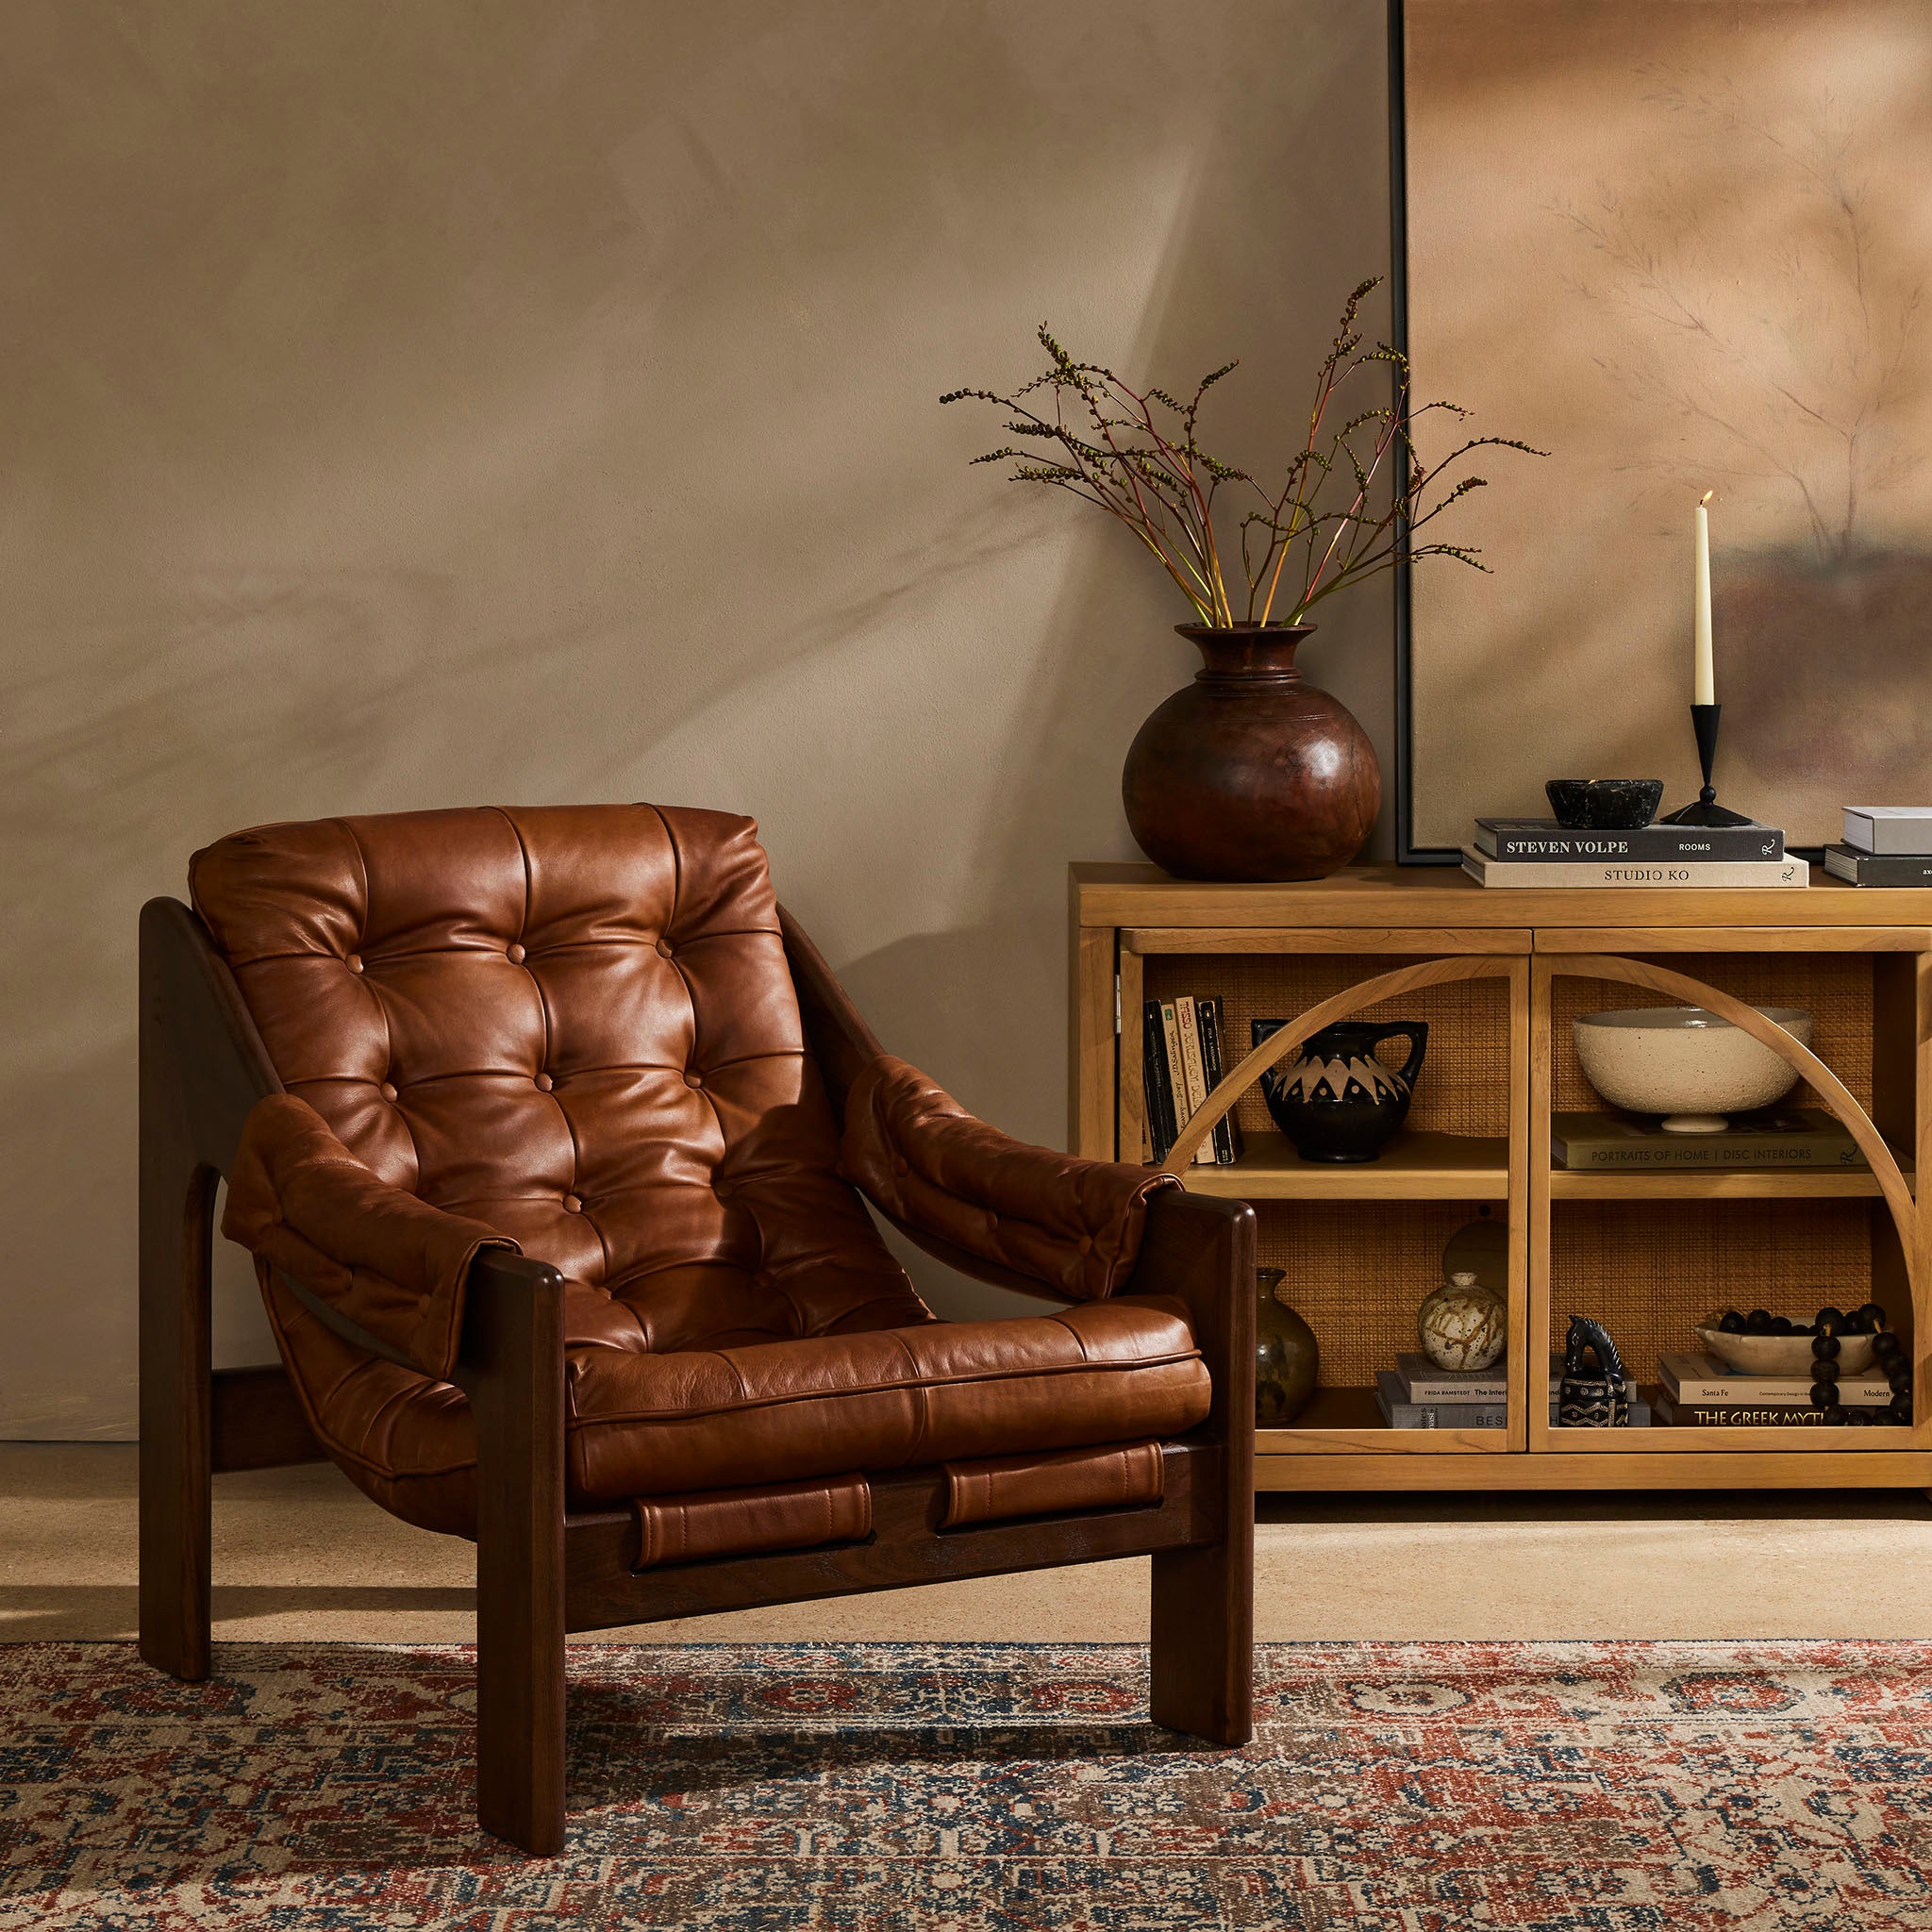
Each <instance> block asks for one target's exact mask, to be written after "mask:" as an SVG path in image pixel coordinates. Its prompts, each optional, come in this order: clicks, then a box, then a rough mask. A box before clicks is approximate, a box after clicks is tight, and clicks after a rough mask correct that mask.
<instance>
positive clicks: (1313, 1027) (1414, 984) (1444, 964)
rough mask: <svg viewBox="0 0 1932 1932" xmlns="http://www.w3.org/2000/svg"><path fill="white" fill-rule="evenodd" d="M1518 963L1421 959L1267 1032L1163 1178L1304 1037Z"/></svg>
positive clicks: (1482, 957) (1198, 1119) (1497, 957)
mask: <svg viewBox="0 0 1932 1932" xmlns="http://www.w3.org/2000/svg"><path fill="white" fill-rule="evenodd" d="M1517 963H1519V962H1518V960H1517V959H1515V958H1512V957H1511V956H1509V955H1507V954H1496V953H1476V954H1464V955H1462V956H1461V957H1459V958H1454V959H1423V960H1420V961H1418V962H1417V963H1416V964H1415V965H1413V966H1399V967H1397V968H1396V970H1395V971H1394V972H1393V973H1383V974H1378V975H1377V976H1376V977H1375V978H1374V979H1364V980H1360V981H1358V982H1357V984H1356V985H1354V986H1351V987H1346V988H1344V989H1343V990H1342V991H1341V992H1338V993H1336V994H1334V995H1333V996H1332V997H1330V998H1328V999H1325V1000H1324V1001H1323V1002H1322V1003H1321V1005H1320V1006H1315V1007H1310V1008H1308V1010H1307V1012H1306V1013H1304V1014H1303V1015H1302V1016H1301V1018H1300V1019H1299V1020H1294V1021H1291V1022H1290V1023H1289V1024H1287V1025H1286V1026H1284V1027H1282V1028H1281V1029H1280V1031H1279V1032H1277V1033H1271V1034H1270V1035H1269V1036H1268V1038H1267V1039H1266V1040H1264V1041H1262V1042H1261V1043H1260V1045H1259V1046H1257V1047H1256V1048H1255V1050H1254V1051H1253V1052H1252V1053H1251V1054H1249V1055H1248V1057H1247V1058H1246V1059H1244V1060H1242V1061H1241V1064H1240V1065H1239V1066H1237V1067H1236V1068H1235V1070H1234V1072H1233V1073H1231V1074H1228V1075H1227V1076H1226V1077H1225V1078H1224V1080H1223V1081H1222V1083H1221V1085H1220V1086H1218V1087H1217V1088H1215V1090H1214V1091H1213V1092H1211V1093H1210V1094H1209V1095H1208V1098H1207V1099H1206V1100H1205V1101H1203V1102H1202V1103H1201V1106H1200V1108H1199V1110H1198V1111H1197V1112H1196V1113H1195V1114H1194V1115H1193V1116H1192V1117H1191V1119H1190V1120H1189V1122H1188V1124H1187V1125H1186V1126H1185V1127H1183V1128H1182V1129H1181V1133H1180V1138H1179V1139H1178V1140H1177V1141H1175V1142H1174V1145H1173V1147H1172V1148H1170V1149H1169V1150H1168V1156H1167V1158H1166V1160H1164V1161H1163V1162H1162V1163H1161V1172H1162V1173H1163V1174H1185V1173H1186V1172H1187V1170H1188V1169H1189V1168H1190V1167H1191V1165H1192V1164H1193V1159H1194V1150H1195V1149H1196V1148H1197V1147H1198V1146H1200V1144H1201V1142H1202V1141H1205V1140H1206V1139H1207V1138H1208V1135H1209V1134H1211V1133H1212V1132H1213V1131H1214V1124H1215V1123H1216V1122H1217V1121H1218V1120H1220V1119H1221V1117H1222V1115H1223V1114H1224V1113H1225V1112H1226V1111H1227V1110H1228V1108H1231V1107H1232V1106H1233V1105H1234V1104H1235V1102H1236V1101H1238V1100H1239V1099H1240V1098H1241V1095H1242V1094H1243V1093H1245V1092H1246V1091H1248V1089H1249V1088H1250V1087H1252V1086H1253V1085H1254V1084H1255V1082H1256V1081H1257V1080H1258V1079H1259V1078H1260V1077H1261V1075H1262V1074H1265V1073H1266V1072H1267V1071H1268V1069H1269V1068H1270V1067H1272V1066H1273V1065H1274V1063H1275V1061H1276V1060H1278V1059H1282V1058H1285V1057H1286V1056H1287V1055H1289V1054H1291V1053H1292V1052H1293V1051H1294V1049H1295V1048H1296V1047H1298V1046H1300V1045H1301V1044H1302V1043H1303V1041H1306V1040H1307V1038H1308V1037H1309V1035H1311V1034H1315V1033H1319V1032H1321V1030H1322V1028H1323V1027H1324V1026H1332V1025H1334V1024H1335V1023H1336V1022H1337V1021H1338V1020H1346V1019H1347V1018H1348V1016H1349V1015H1350V1014H1351V1013H1359V1012H1360V1011H1362V1009H1363V1008H1366V1007H1373V1006H1378V1005H1379V1004H1380V1003H1381V1002H1382V1001H1383V1000H1392V999H1395V998H1398V997H1399V996H1400V995H1401V994H1403V993H1406V992H1415V991H1418V990H1419V989H1421V988H1423V987H1425V986H1446V985H1447V984H1448V983H1449V982H1450V981H1452V980H1457V979H1507V978H1508V976H1509V973H1510V969H1511V967H1512V966H1514V965H1516V964H1517Z"/></svg>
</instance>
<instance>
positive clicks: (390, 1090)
mask: <svg viewBox="0 0 1932 1932" xmlns="http://www.w3.org/2000/svg"><path fill="white" fill-rule="evenodd" d="M379 1091H380V1092H381V1094H382V1097H383V1098H384V1099H385V1100H393V1099H394V1098H395V1097H396V1090H395V1087H394V1085H393V1083H391V1081H388V1080H385V1081H384V1082H383V1083H382V1086H381V1088H380V1090H379Z"/></svg>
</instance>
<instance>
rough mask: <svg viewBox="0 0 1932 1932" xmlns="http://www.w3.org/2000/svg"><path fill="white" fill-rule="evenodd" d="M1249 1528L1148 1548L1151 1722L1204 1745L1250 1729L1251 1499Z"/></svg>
mask: <svg viewBox="0 0 1932 1932" xmlns="http://www.w3.org/2000/svg"><path fill="white" fill-rule="evenodd" d="M1248 1519H1249V1531H1248V1534H1246V1535H1245V1536H1238V1537H1231V1538H1229V1539H1228V1540H1227V1541H1224V1542H1218V1543H1208V1544H1204V1545H1195V1546H1192V1547H1190V1548H1187V1549H1180V1550H1157V1551H1156V1552H1155V1553H1154V1618H1153V1632H1152V1641H1151V1643H1150V1645H1149V1652H1150V1657H1149V1661H1150V1666H1151V1674H1152V1678H1153V1685H1152V1691H1153V1695H1152V1711H1153V1717H1154V1722H1155V1723H1156V1724H1165V1725H1166V1726H1167V1727H1168V1729H1169V1730H1173V1731H1185V1732H1187V1733H1188V1735H1189V1736H1190V1737H1195V1738H1205V1739H1206V1740H1208V1742H1209V1743H1211V1744H1245V1743H1246V1742H1247V1741H1248V1740H1249V1739H1250V1738H1251V1737H1253V1736H1254V1733H1255V1705H1254V1678H1255V1543H1254V1534H1253V1522H1254V1504H1253V1498H1252V1497H1250V1498H1249V1509H1248Z"/></svg>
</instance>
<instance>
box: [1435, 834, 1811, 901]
mask: <svg viewBox="0 0 1932 1932" xmlns="http://www.w3.org/2000/svg"><path fill="white" fill-rule="evenodd" d="M1462 869H1463V871H1464V872H1466V873H1467V874H1469V875H1470V877H1471V878H1473V879H1474V880H1475V881H1476V883H1477V884H1478V885H1483V886H1523V887H1539V886H1543V887H1546V886H1598V887H1601V886H1632V887H1639V888H1641V889H1642V890H1643V891H1656V890H1657V889H1658V888H1660V887H1661V888H1669V887H1695V888H1698V889H1700V890H1701V889H1705V888H1707V887H1711V886H1752V887H1756V888H1757V889H1759V890H1760V891H1761V890H1763V889H1764V888H1766V887H1771V888H1774V889H1777V890H1781V891H1796V890H1799V889H1801V888H1803V887H1806V886H1808V885H1809V884H1810V883H1811V868H1810V867H1809V866H1808V865H1807V864H1806V863H1805V862H1804V860H1803V859H1799V858H1786V856H1785V835H1784V834H1783V833H1782V832H1780V831H1778V830H1777V829H1776V828H1775V827H1774V826H1772V825H1757V824H1747V825H1662V824H1658V825H1644V826H1642V827H1641V828H1640V829H1639V830H1637V831H1634V832H1585V831H1578V830H1577V829H1575V828H1574V826H1570V825H1559V824H1557V822H1556V820H1555V819H1478V820H1476V822H1475V843H1474V845H1465V846H1464V847H1463V848H1462Z"/></svg>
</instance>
